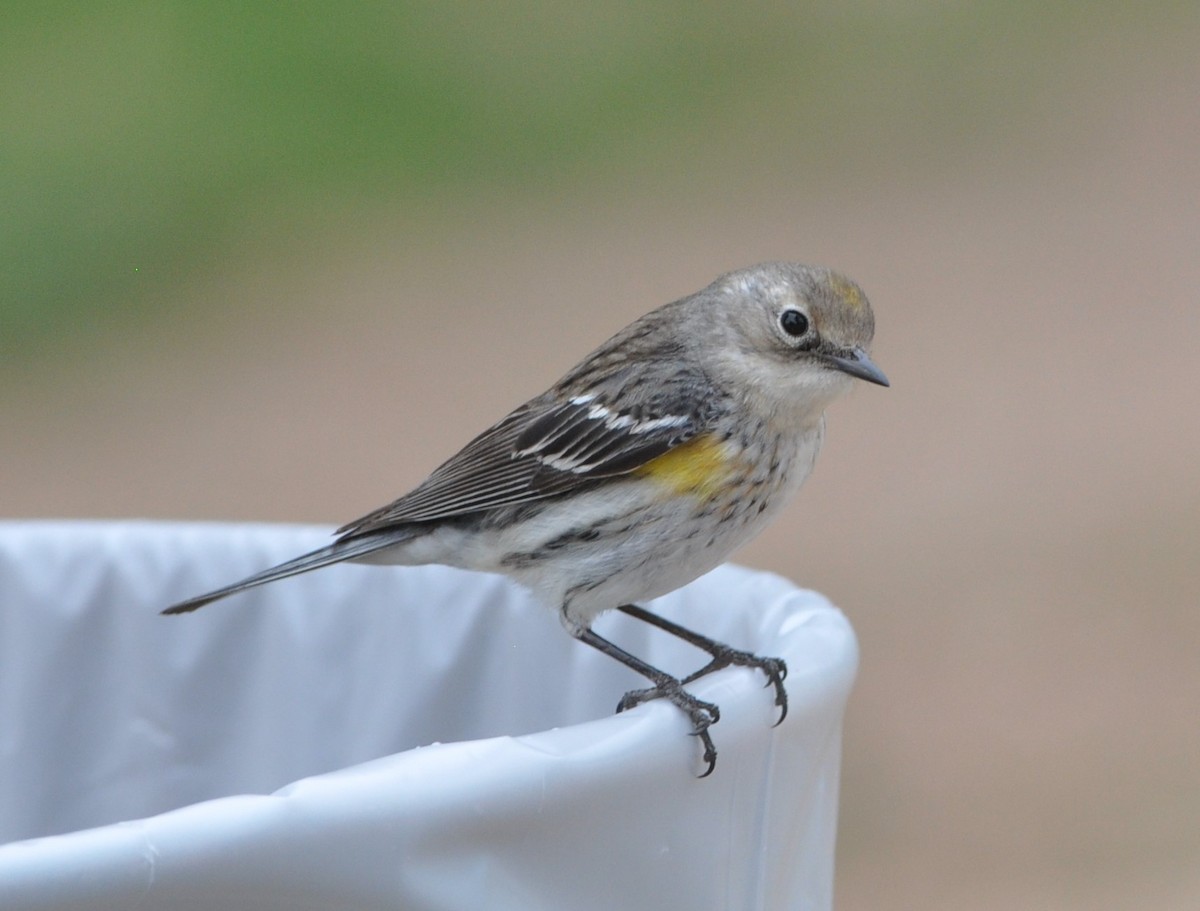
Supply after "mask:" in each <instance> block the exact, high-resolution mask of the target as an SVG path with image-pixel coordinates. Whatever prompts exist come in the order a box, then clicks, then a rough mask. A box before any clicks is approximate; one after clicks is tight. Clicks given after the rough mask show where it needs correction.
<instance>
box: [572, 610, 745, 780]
mask: <svg viewBox="0 0 1200 911" xmlns="http://www.w3.org/2000/svg"><path fill="white" fill-rule="evenodd" d="M571 635H573V636H574V637H575V638H576V639H578V640H579V641H580V642H586V643H587V644H588V645H590V646H591V647H592V648H594V649H596V650H597V651H600V652H603V653H604V654H606V655H608V657H610V658H615V659H616V660H617V661H620V662H621V663H622V664H623V665H625V666H626V667H628V668H630V669H631V670H634V671H636V672H637V673H639V674H641V675H642V676H643V677H645V678H646V679H647V680H649V681H650V682H651V683H653V684H654V686H652V687H650V688H649V689H645V690H630V691H629V692H628V693H626V694H625V695H624V696H623V697H622V698H621V701H620V702H619V703H618V704H617V711H618V712H623V711H625V710H626V709H628V708H632V707H633V706H635V705H639V704H641V703H642V702H645V701H646V700H647V699H657V698H659V697H662V698H663V699H666V700H667V701H668V702H670V703H672V704H673V705H675V706H677V707H678V708H679V709H680V710H681V711H682V712H684V714H686V715H687V716H688V718H689V719H690V720H691V722H692V734H693V735H694V736H696V737H699V738H700V742H701V743H702V744H703V745H704V761H705V762H706V763H708V768H707V769H705V770H704V773H703V774H701V775H700V777H701V778H706V777H708V776H709V775H711V774H712V770H713V769H715V768H716V767H717V748H716V746H715V745H714V744H713V740H712V737H711V736H710V735H709V733H708V728H709V726H710V725H714V724H716V723H717V721H719V720H720V718H721V711H720V709H718V708H717V707H716V706H715V705H713V704H712V703H711V702H704V701H703V700H701V699H697V698H696V697H695V696H693V695H692V694H691V693H689V692H687V690H685V689H684V688H683V683H682V682H681V681H680V680H678V679H677V678H675V677H672V676H671V675H670V674H667V673H664V672H663V671H660V670H659V669H658V668H656V667H652V666H651V665H649V664H647V663H646V662H645V661H643V660H642V659H641V658H638V657H637V656H635V655H631V654H630V653H629V652H627V651H625V649H623V648H621V647H620V646H618V645H615V644H613V643H612V642H609V641H608V640H607V639H605V638H604V637H603V636H600V635H598V634H596V633H594V632H592V631H591V630H590V629H588V628H587V627H576V628H573V629H571Z"/></svg>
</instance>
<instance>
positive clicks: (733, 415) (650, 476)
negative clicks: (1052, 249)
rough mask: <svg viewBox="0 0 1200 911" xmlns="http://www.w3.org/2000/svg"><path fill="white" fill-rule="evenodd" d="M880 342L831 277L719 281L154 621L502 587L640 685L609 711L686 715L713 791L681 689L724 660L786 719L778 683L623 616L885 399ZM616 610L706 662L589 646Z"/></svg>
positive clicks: (670, 583)
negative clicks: (346, 516) (277, 597)
mask: <svg viewBox="0 0 1200 911" xmlns="http://www.w3.org/2000/svg"><path fill="white" fill-rule="evenodd" d="M874 332H875V320H874V317H873V315H872V313H871V306H870V304H869V303H868V302H867V298H866V296H865V295H864V294H863V293H862V291H861V290H860V289H859V288H858V286H857V285H855V284H854V283H853V282H852V281H850V280H849V279H847V278H844V277H843V276H841V275H839V274H838V273H836V272H832V271H830V270H828V269H821V268H815V267H812V266H804V265H800V264H797V263H765V264H762V265H759V266H754V267H751V268H749V269H742V270H740V271H737V272H730V273H728V274H726V275H723V276H721V277H720V278H718V279H717V280H716V281H715V282H713V283H712V284H711V285H709V286H708V287H707V288H705V289H704V290H702V291H699V292H697V293H696V294H693V295H691V296H689V297H685V298H683V299H682V300H678V301H675V302H674V303H670V304H667V305H665V306H663V307H659V308H658V309H657V310H653V311H651V312H650V313H648V314H646V315H645V316H643V317H642V318H641V319H639V320H636V321H635V322H634V323H632V324H631V325H629V326H627V327H626V328H625V329H623V330H622V331H621V332H619V333H617V334H616V335H615V336H613V337H612V338H611V339H609V340H608V341H607V342H605V343H604V344H603V345H601V346H600V347H599V348H597V349H596V350H595V351H593V352H592V353H591V354H589V355H588V356H587V357H586V358H584V359H583V361H582V362H581V363H580V364H579V365H578V366H576V367H575V368H574V369H573V370H571V371H570V372H569V373H568V374H567V375H566V376H564V377H563V378H562V379H561V380H559V381H558V382H557V383H555V384H554V385H553V386H552V387H551V388H550V389H549V390H548V391H546V392H544V393H542V394H541V395H539V396H537V397H536V398H534V399H532V400H530V401H529V402H526V403H525V404H524V405H522V406H521V407H519V408H517V409H516V410H515V411H513V412H512V413H511V414H509V415H508V416H507V417H505V418H504V419H503V420H501V421H500V422H499V423H498V424H496V425H495V426H493V427H491V428H490V429H488V430H486V431H484V432H483V433H482V434H480V435H479V436H477V437H476V438H475V439H474V440H472V441H471V442H470V443H468V444H467V445H466V446H465V447H463V449H462V450H461V451H460V452H458V454H457V455H455V456H453V457H452V458H450V459H449V460H448V461H447V462H446V463H445V464H443V465H442V466H441V467H439V468H438V469H437V470H436V471H434V472H433V474H431V475H430V476H429V478H428V479H427V480H425V482H424V483H422V484H421V485H420V486H418V487H417V488H415V489H414V490H412V491H411V492H409V493H407V494H405V495H404V496H402V497H401V498H400V499H398V500H396V501H395V502H394V503H391V504H389V505H387V506H384V507H382V508H381V509H377V510H376V511H375V512H372V513H369V514H368V515H366V516H363V517H362V518H361V519H358V520H357V521H355V522H351V523H350V524H349V525H345V526H343V527H342V528H340V529H338V532H337V534H338V537H337V539H336V540H335V541H334V542H333V543H332V544H330V545H328V546H327V547H322V548H320V549H319V550H315V551H313V552H312V553H309V554H305V555H303V556H300V557H297V558H296V559H294V560H290V561H288V562H287V563H283V564H281V565H279V566H276V567H274V568H272V569H268V570H265V571H263V572H261V573H258V574H257V575H254V576H251V577H250V578H248V579H244V580H242V581H241V582H237V583H235V584H233V585H230V586H227V587H226V588H222V589H218V590H217V591H214V592H210V593H209V594H207V595H202V596H200V597H197V598H192V599H191V600H188V601H183V602H181V603H179V604H176V605H175V606H173V607H170V608H168V609H167V610H165V611H164V612H163V613H167V614H178V613H183V612H185V611H191V610H195V609H196V608H198V607H202V606H203V605H205V604H208V603H209V602H211V601H215V600H217V599H218V598H223V597H225V596H226V595H232V594H234V593H236V592H240V591H244V590H245V589H248V588H253V587H254V586H257V585H263V584H265V583H267V582H273V581H275V580H276V579H283V578H285V577H287V576H293V575H296V574H297V573H303V572H308V571H309V570H312V569H317V568H319V567H322V566H327V565H329V564H331V563H338V562H341V561H343V560H351V561H355V562H361V563H383V564H405V565H410V566H411V565H417V564H423V563H441V564H445V565H448V566H457V567H462V568H465V569H473V570H481V571H485V572H495V573H503V574H505V575H507V576H510V577H511V578H513V579H514V580H516V581H517V582H519V583H521V584H522V585H525V586H526V587H528V588H530V589H532V591H533V592H534V593H535V595H537V596H538V597H540V598H541V600H543V601H545V602H547V603H548V604H550V605H551V606H553V607H554V608H555V609H556V610H558V612H559V617H560V618H561V620H562V622H563V625H564V626H565V627H566V629H567V631H568V632H570V634H571V635H572V636H574V637H575V638H576V639H579V640H580V641H582V642H586V643H587V644H588V645H591V646H593V647H594V648H597V649H599V650H600V651H602V652H604V653H605V654H606V655H609V656H611V657H613V658H615V659H617V660H618V661H620V662H622V663H623V664H625V665H627V666H628V667H630V668H632V669H633V670H635V671H637V672H638V673H639V674H641V675H643V676H645V677H646V678H647V679H648V680H650V682H651V683H652V684H653V685H652V686H651V687H649V688H648V689H643V690H634V691H631V692H629V693H626V694H625V697H624V698H623V699H622V700H621V702H620V704H619V705H618V709H617V710H618V711H621V710H623V709H626V708H629V707H631V706H633V705H637V704H638V703H640V702H643V701H645V700H647V699H652V698H658V697H662V698H666V699H668V700H670V701H671V702H673V703H674V704H675V705H677V706H678V707H679V708H680V709H682V710H683V711H684V712H686V713H687V714H688V716H689V718H690V719H691V721H692V724H693V726H694V729H695V733H696V735H698V736H699V737H700V739H701V741H702V743H703V745H704V759H705V760H706V762H707V763H708V767H707V770H706V771H705V772H704V774H705V775H707V774H709V773H710V772H711V771H712V770H713V768H714V766H715V763H716V755H717V754H716V749H715V747H714V745H713V742H712V738H711V736H710V735H709V733H708V727H709V725H711V724H713V723H715V722H716V721H717V719H718V717H719V712H718V709H717V707H716V706H715V705H713V704H712V703H709V702H703V701H701V700H699V699H697V698H696V697H694V696H692V695H691V694H690V693H688V692H687V691H686V690H685V689H684V686H685V685H686V684H687V683H690V682H691V681H693V680H695V679H697V678H698V677H701V676H703V675H705V674H709V673H712V672H713V671H715V670H717V669H719V668H722V667H726V666H728V665H731V664H734V665H744V666H750V667H757V668H759V669H761V670H762V671H763V672H764V673H765V674H766V675H767V678H768V681H769V684H768V685H773V686H774V688H775V694H776V704H777V705H778V706H779V708H780V718H779V721H782V720H783V716H784V715H786V713H787V694H786V692H785V690H784V688H783V678H784V676H785V675H786V673H787V668H786V667H785V665H784V663H783V661H782V660H780V659H777V658H763V657H759V656H756V655H752V654H749V653H747V652H741V651H737V650H735V649H732V648H729V647H728V646H725V645H722V644H721V643H718V642H715V641H713V640H711V639H709V638H707V637H705V636H701V635H699V634H697V633H694V632H692V631H690V630H688V629H685V628H684V627H681V626H679V625H678V624H675V623H672V622H670V621H668V620H665V619H663V618H661V617H658V616H656V615H655V614H651V613H650V612H648V611H646V610H645V609H644V608H642V607H639V606H636V605H635V604H633V603H632V602H636V601H644V600H646V599H649V598H654V597H657V596H659V595H662V594H665V593H667V592H669V591H672V590H674V589H676V588H679V587H680V586H682V585H685V584H686V583H688V582H690V581H692V580H693V579H695V578H696V577H698V576H700V575H702V574H703V573H705V572H707V571H708V570H710V569H712V568H713V567H715V566H716V565H717V564H719V563H720V562H721V561H722V560H724V559H725V557H726V556H728V555H729V553H730V552H731V551H733V550H734V549H735V548H737V547H738V546H740V545H741V544H744V543H745V542H746V541H748V540H750V539H751V538H752V537H754V535H756V534H757V533H758V532H759V531H761V530H762V528H763V527H764V526H765V525H766V524H767V522H768V521H770V519H771V518H772V517H773V516H774V515H775V513H776V512H777V511H778V510H779V508H780V506H782V505H783V503H784V501H785V500H786V499H787V498H788V497H789V496H790V495H791V494H792V493H794V492H795V491H796V489H797V488H799V487H800V484H801V483H802V482H803V481H804V479H805V478H806V477H807V476H808V474H809V472H810V471H811V470H812V467H813V462H814V461H815V459H816V457H817V450H818V449H820V446H821V439H822V437H823V435H824V431H825V418H824V412H825V408H826V406H828V405H829V404H830V403H831V402H832V401H833V400H834V399H835V398H837V397H838V396H839V395H841V394H843V393H844V392H846V391H848V389H849V388H850V386H851V384H852V379H851V378H852V377H857V378H859V379H864V380H868V381H869V382H872V383H878V384H879V385H882V386H886V385H888V381H887V378H886V377H885V376H884V375H883V373H882V372H881V371H880V370H879V368H878V367H876V366H875V364H874V363H872V362H871V359H870V357H869V356H868V354H867V349H868V346H869V345H870V343H871V338H872V336H873V335H874ZM612 608H616V609H618V610H621V611H623V612H625V613H627V614H629V615H631V616H634V617H637V618H638V619H641V620H644V621H646V622H648V623H651V624H653V625H655V626H657V627H659V628H661V629H663V630H665V631H667V632H669V633H671V634H673V635H676V636H679V637H680V638H682V639H684V640H685V641H687V642H690V643H692V644H693V645H695V646H697V647H699V648H701V649H703V650H704V651H706V652H708V653H709V655H711V658H712V660H711V661H710V662H709V663H708V664H707V665H705V666H704V667H703V668H701V669H700V670H699V671H697V672H696V673H694V674H692V675H690V676H688V677H685V678H683V679H682V680H680V679H678V678H675V677H671V676H669V675H668V674H665V673H663V672H662V671H660V670H658V669H657V668H654V667H652V666H650V665H649V664H647V663H645V662H644V661H642V660H641V659H639V658H637V657H635V656H634V655H631V654H629V653H628V652H626V651H624V650H623V649H621V648H619V647H618V646H616V645H615V644H613V643H612V642H610V641H608V640H607V639H604V638H602V637H601V636H599V635H597V634H596V633H595V632H593V631H592V629H591V624H592V621H593V620H594V619H595V618H596V616H597V615H598V614H600V613H601V612H603V611H605V610H609V609H612ZM776 723H778V722H776Z"/></svg>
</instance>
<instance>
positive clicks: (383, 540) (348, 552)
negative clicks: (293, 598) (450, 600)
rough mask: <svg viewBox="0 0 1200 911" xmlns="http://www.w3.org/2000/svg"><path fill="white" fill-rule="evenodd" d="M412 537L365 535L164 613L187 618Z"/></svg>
mask: <svg viewBox="0 0 1200 911" xmlns="http://www.w3.org/2000/svg"><path fill="white" fill-rule="evenodd" d="M411 537H413V534H412V531H411V529H407V528H403V527H401V528H392V529H388V530H386V531H381V532H377V533H375V534H372V535H364V536H363V537H361V538H348V539H347V538H342V539H341V540H339V541H334V542H333V543H332V544H330V545H328V546H326V547H320V548H317V549H316V550H314V551H310V552H309V553H307V554H303V555H302V556H299V557H296V559H294V560H288V561H287V562H286V563H280V564H279V565H278V566H272V567H271V568H270V569H264V570H263V571H262V572H261V573H255V574H254V575H253V576H250V577H248V578H245V579H243V580H242V581H241V582H235V583H233V585H226V586H225V587H224V588H218V589H217V590H216V591H211V592H209V593H208V594H207V595H199V596H198V597H195V598H189V599H188V600H187V601H180V602H179V603H178V604H173V605H171V606H170V607H168V608H167V609H166V610H164V611H162V613H164V614H186V613H187V612H188V611H194V610H196V608H199V607H204V605H206V604H211V603H212V602H214V601H218V600H220V599H221V598H224V597H226V596H228V595H235V594H237V593H238V592H244V591H246V589H248V588H257V587H258V586H260V585H266V584H267V583H268V582H274V581H276V580H277V579H286V578H287V577H288V576H298V575H300V573H306V572H309V571H311V570H314V569H320V568H321V567H322V566H329V565H330V564H331V563H341V562H343V561H345V560H354V559H356V558H358V557H365V556H366V555H367V554H370V553H374V552H375V551H377V550H383V549H384V548H386V547H391V546H392V545H394V544H400V543H401V542H403V541H407V540H408V539H409V538H411Z"/></svg>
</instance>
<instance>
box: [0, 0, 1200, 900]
mask: <svg viewBox="0 0 1200 911" xmlns="http://www.w3.org/2000/svg"><path fill="white" fill-rule="evenodd" d="M1197 47H1200V7H1197V5H1196V4H1195V3H1182V2H1180V3H1165V2H1164V3H1147V4H1140V5H1135V4H1125V3H1117V2H1100V3H1093V4H1056V5H1046V4H1040V3H1039V4H1035V3H1030V2H1008V3H1000V2H978V3H974V4H949V3H920V2H915V0H914V2H907V3H906V2H886V0H863V2H848V3H809V4H794V5H792V4H783V3H777V2H776V3H748V4H740V5H736V4H724V3H722V4H718V3H681V2H680V3H670V2H662V3H653V4H639V3H615V2H614V3H607V4H603V5H592V6H591V7H582V6H578V5H566V4H564V5H558V4H551V3H545V2H522V3H509V4H504V5H502V6H501V5H490V6H485V5H482V4H479V5H472V6H467V5H459V4H445V3H442V4H434V3H427V4H426V3H399V2H397V3H368V2H362V3H352V4H342V5H332V4H312V3H293V4H272V5H267V4H244V3H219V2H201V3H173V2H155V3H149V2H143V3H135V2H113V3H107V4H102V5H99V4H98V5H94V6H93V5H80V4H65V3H53V2H42V3H36V4H35V3H29V2H16V0H13V2H9V3H7V4H5V6H4V10H3V12H0V67H2V68H3V69H2V71H0V124H2V128H0V413H2V414H3V415H4V428H5V429H4V434H3V442H0V453H2V454H3V456H2V458H0V489H2V490H3V491H4V497H5V508H4V510H3V512H4V513H5V514H6V515H9V516H30V517H37V516H80V517H87V516H103V517H109V516H116V517H121V516H148V517H162V518H214V519H277V520H291V521H320V522H330V523H339V522H341V521H345V520H347V519H350V518H352V517H354V516H356V515H359V514H361V513H363V512H365V511H367V510H368V509H370V508H372V507H374V506H376V505H378V504H379V503H382V502H385V501H386V500H388V499H391V498H392V497H394V496H397V495H398V494H400V493H402V492H403V491H404V490H405V489H406V488H407V487H409V486H411V484H413V483H415V482H416V481H418V480H419V479H420V478H421V477H423V475H424V474H425V473H427V472H428V470H429V469H430V468H432V467H433V466H434V465H436V464H437V463H438V462H439V461H440V460H441V459H442V458H444V457H445V456H447V455H449V454H450V453H451V452H453V451H454V449H455V448H457V446H459V445H461V443H462V442H463V441H465V440H466V439H467V438H468V437H469V436H471V435H472V434H474V433H475V432H477V431H478V430H479V429H480V428H482V427H483V426H486V425H487V424H488V423H490V422H491V421H493V420H495V419H496V418H497V417H499V416H500V415H501V414H503V413H504V412H505V411H506V410H507V409H509V408H510V407H512V406H513V405H515V404H516V403H518V402H519V401H521V400H522V399H524V398H525V397H527V396H529V395H532V394H534V393H536V392H538V391H540V390H541V389H542V388H543V387H544V386H545V385H546V384H547V383H549V382H551V381H552V380H553V379H554V378H555V377H556V376H558V375H559V374H560V373H561V372H562V371H563V370H565V369H566V368H567V367H569V366H570V365H571V363H573V362H574V361H575V360H576V359H577V358H578V357H579V356H580V355H582V354H583V353H584V352H585V351H586V350H588V349H589V348H590V347H592V346H594V345H595V344H596V343H598V342H599V341H601V340H602V339H603V338H605V337H606V336H607V334H609V333H610V332H612V331H614V330H615V329H617V328H619V326H620V325H622V324H623V323H624V322H626V321H627V320H628V319H631V318H633V317H634V316H636V315H638V314H640V313H641V312H643V311H645V310H647V309H649V308H650V307H651V306H654V305H655V304H658V303H662V302H665V301H666V300H669V299H671V298H673V297H678V296H681V295H683V294H686V293H688V292H690V291H693V290H696V289H697V288H699V287H701V286H702V285H704V284H706V283H707V282H709V281H710V280H711V279H712V278H713V277H715V276H716V275H717V274H718V273H720V272H722V271H725V270H727V269H730V268H735V267H738V266H742V265H746V264H749V263H751V262H754V261H757V260H764V259H772V258H791V259H801V260H808V261H815V262H823V263H827V264H829V265H833V266H837V267H839V268H842V269H844V270H845V271H847V272H848V273H849V274H851V275H853V276H854V277H855V278H857V279H858V280H859V281H860V283H861V284H863V286H864V287H865V288H866V290H867V293H868V294H869V295H870V297H871V299H872V301H873V303H874V306H875V309H876V314H877V319H878V333H877V338H876V346H875V352H874V353H875V355H876V358H877V360H878V362H879V363H880V364H881V366H882V367H883V368H884V369H885V370H886V371H887V372H888V374H889V376H891V378H892V380H893V387H892V388H891V389H889V390H886V391H885V390H876V389H868V390H860V391H858V392H857V393H856V395H854V396H852V397H851V399H850V400H849V401H848V402H846V403H844V404H840V405H839V406H838V407H837V408H835V409H834V411H833V412H832V413H831V416H830V432H829V437H828V443H827V444H826V449H825V452H824V453H823V455H822V459H821V461H820V463H819V464H818V467H817V471H816V473H815V475H814V477H813V479H812V480H811V481H810V482H809V484H808V485H807V487H806V489H805V490H804V491H803V493H802V494H801V497H800V502H799V503H798V504H797V505H796V506H795V507H794V508H792V509H791V510H789V511H788V513H787V515H786V516H785V517H784V518H783V519H781V520H780V522H779V523H778V525H777V526H776V527H775V528H773V529H772V530H770V531H769V532H768V533H767V534H765V535H764V536H763V538H762V539H761V540H760V541H758V542H756V543H755V544H754V545H752V546H751V547H749V548H747V549H746V550H745V551H744V552H742V553H741V554H740V555H739V559H740V560H742V561H744V562H747V563H751V564H753V565H757V566H763V567H766V568H770V569H773V570H776V571H778V572H781V573H783V574H785V575H788V576H790V577H791V578H794V579H796V580H798V581H800V582H802V583H803V584H806V585H811V586H813V587H817V588H820V589H822V590H823V591H825V592H827V593H828V594H829V595H830V596H831V597H832V598H833V599H834V600H835V601H836V602H837V603H838V604H840V605H841V606H842V607H843V608H844V609H845V610H846V611H847V613H848V614H849V615H850V617H851V619H852V620H853V622H854V623H855V626H856V628H857V629H858V631H859V634H860V637H861V640H862V645H863V666H862V672H861V675H860V680H859V684H858V688H857V690H856V692H855V695H854V697H853V700H852V703H851V707H850V714H849V717H848V723H847V733H846V750H845V775H844V779H843V796H842V826H841V833H840V838H841V844H840V846H839V855H838V856H839V880H838V899H839V901H838V904H839V907H841V908H844V909H857V908H876V907H889V908H914V909H916V908H920V909H941V908H945V909H951V908H953V909H960V908H963V907H969V908H972V909H985V911H986V909H990V908H997V909H999V908H1012V907H1020V908H1043V907H1044V908H1055V909H1076V908H1078V909H1085V908H1086V909H1092V908H1095V907H1138V908H1141V907H1147V906H1149V907H1155V908H1158V909H1172V908H1179V909H1194V908H1195V907H1196V906H1197V903H1198V902H1200V823H1198V822H1197V820H1200V779H1198V778H1197V770H1198V769H1200V725H1197V724H1196V707H1197V705H1198V704H1200V669H1198V668H1200V665H1198V662H1197V655H1198V654H1200V611H1198V610H1197V607H1198V605H1200V572H1198V571H1197V569H1196V564H1197V560H1198V558H1200V484H1198V483H1197V480H1196V478H1197V473H1196V465H1197V464H1198V463H1200V421H1197V414H1198V409H1197V405H1196V395H1195V391H1194V390H1195V386H1196V380H1197V377H1196V366H1195V365H1196V364H1197V363H1200V317H1198V313H1200V310H1198V308H1197V307H1196V288H1197V287H1200V256H1197V254H1196V238H1197V237H1200V197H1198V195H1197V187H1200V157H1198V156H1197V154H1196V149H1197V148H1198V147H1200V142H1198V141H1200V105H1198V104H1197V98H1198V97H1200V55H1197V54H1196V48H1197ZM348 622H350V618H348ZM547 630H548V633H547V634H548V635H557V633H556V631H555V629H554V625H553V623H548V625H547Z"/></svg>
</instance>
